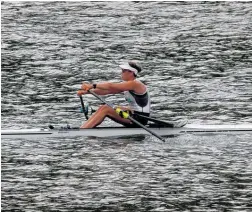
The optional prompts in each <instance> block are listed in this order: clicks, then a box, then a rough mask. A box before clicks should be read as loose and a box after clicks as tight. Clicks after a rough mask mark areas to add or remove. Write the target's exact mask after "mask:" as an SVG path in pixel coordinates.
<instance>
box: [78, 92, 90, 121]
mask: <svg viewBox="0 0 252 212" xmlns="http://www.w3.org/2000/svg"><path fill="white" fill-rule="evenodd" d="M80 102H81V108H82V111H83V113H84V116H85V118H86V119H87V120H88V116H87V114H86V113H85V106H84V102H83V98H82V96H80Z"/></svg>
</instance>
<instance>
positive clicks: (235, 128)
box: [1, 124, 252, 139]
mask: <svg viewBox="0 0 252 212" xmlns="http://www.w3.org/2000/svg"><path fill="white" fill-rule="evenodd" d="M148 127H149V129H151V130H152V131H153V132H155V133H157V134H159V135H161V136H171V135H179V134H184V133H193V134H198V133H207V134H208V133H225V134H229V133H233V134H238V133H239V134H240V133H249V134H251V133H252V125H195V124H187V125H185V126H183V127H166V126H159V127H157V126H155V125H153V126H152V125H150V126H148ZM132 135H150V133H149V132H148V131H146V130H144V129H142V128H127V127H97V128H92V129H79V128H72V129H71V128H70V129H68V128H60V129H49V128H45V129H25V130H2V131H1V138H2V139H17V138H24V139H35V138H48V137H58V138H59V137H88V136H92V137H111V136H112V137H114V136H116V137H120V136H132Z"/></svg>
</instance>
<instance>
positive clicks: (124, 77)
mask: <svg viewBox="0 0 252 212" xmlns="http://www.w3.org/2000/svg"><path fill="white" fill-rule="evenodd" d="M132 74H133V72H132V71H130V70H126V69H122V80H124V81H127V80H129V79H130V78H131V77H132Z"/></svg>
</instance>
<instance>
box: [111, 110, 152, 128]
mask: <svg viewBox="0 0 252 212" xmlns="http://www.w3.org/2000/svg"><path fill="white" fill-rule="evenodd" d="M137 114H140V115H143V116H147V117H149V116H150V114H149V113H143V112H138V111H134V113H133V114H131V117H132V118H133V119H135V120H136V121H138V122H140V123H141V124H143V125H146V124H147V123H148V120H146V119H145V118H143V117H140V116H138V115H137ZM112 120H113V121H115V122H117V123H119V124H122V125H123V126H125V127H134V128H136V127H139V126H138V125H137V124H135V123H134V122H132V124H126V123H121V122H119V121H118V120H114V119H112Z"/></svg>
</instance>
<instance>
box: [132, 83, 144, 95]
mask: <svg viewBox="0 0 252 212" xmlns="http://www.w3.org/2000/svg"><path fill="white" fill-rule="evenodd" d="M134 88H135V89H134V92H135V93H139V94H143V93H145V92H146V90H147V87H146V85H145V84H144V83H142V82H141V81H139V80H134Z"/></svg>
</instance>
